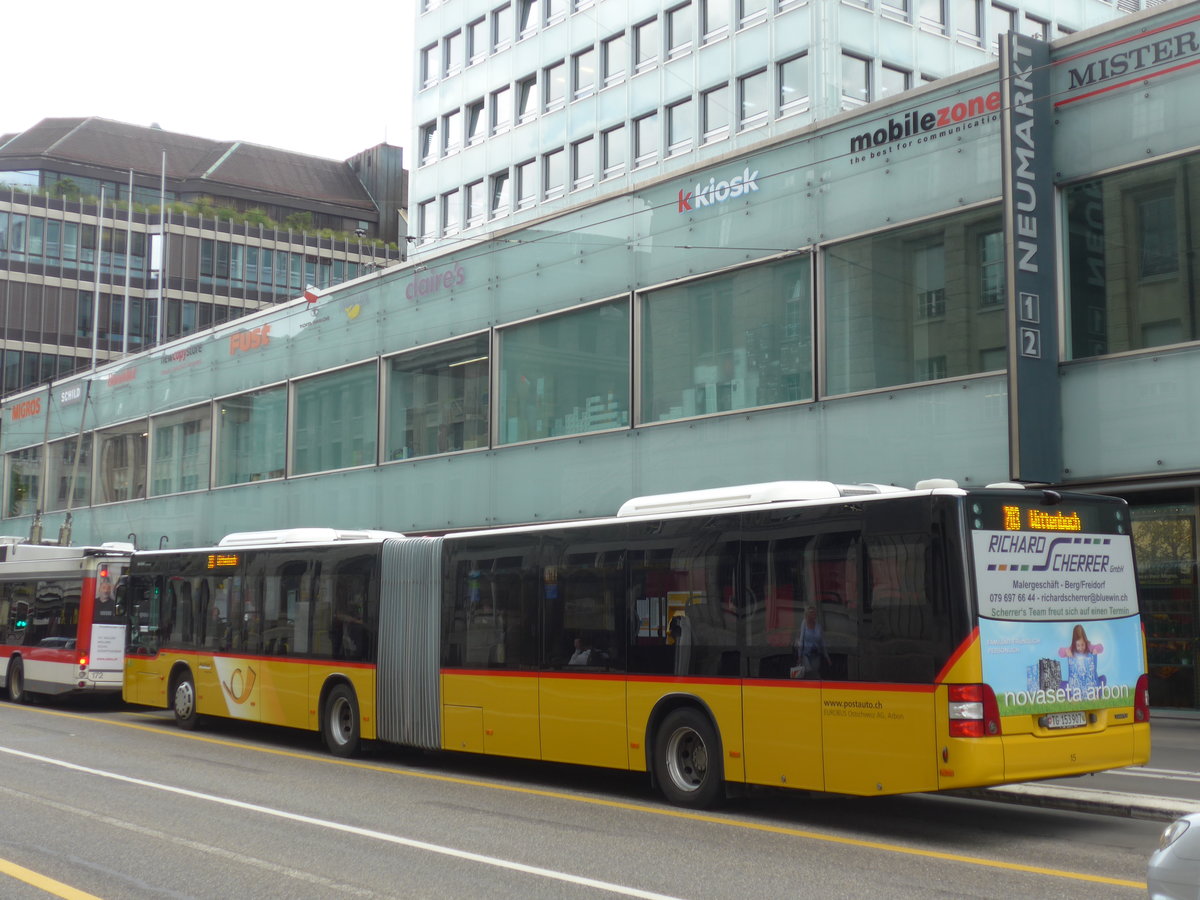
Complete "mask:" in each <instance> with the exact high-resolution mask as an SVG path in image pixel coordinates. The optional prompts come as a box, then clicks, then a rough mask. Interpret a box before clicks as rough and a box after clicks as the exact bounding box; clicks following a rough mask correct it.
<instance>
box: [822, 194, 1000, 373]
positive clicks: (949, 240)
mask: <svg viewBox="0 0 1200 900" xmlns="http://www.w3.org/2000/svg"><path fill="white" fill-rule="evenodd" d="M1000 227H1001V226H1000V215H999V212H997V211H995V210H992V209H987V210H976V211H972V212H969V213H962V214H959V215H955V216H950V217H946V218H942V219H938V220H934V221H930V222H924V223H921V224H920V225H913V226H910V227H907V228H899V229H895V230H893V231H888V232H884V233H882V234H876V235H871V236H869V237H865V238H860V239H858V240H854V241H847V242H846V243H843V244H838V245H835V246H831V247H829V249H828V251H827V253H826V256H825V306H826V321H827V325H826V347H825V359H826V371H825V378H826V388H827V392H828V393H829V394H844V393H850V392H853V391H866V390H874V389H878V388H885V387H893V386H895V385H900V384H907V383H910V382H912V381H915V380H922V381H923V380H927V377H928V375H929V373H931V372H935V373H937V374H936V377H947V378H953V377H958V376H961V375H971V374H974V373H976V372H979V371H982V369H981V368H980V366H981V359H982V353H981V351H982V350H983V349H985V348H990V347H997V346H1003V345H1004V344H1005V340H1006V333H1007V325H1006V318H1005V315H1004V307H1003V306H1002V305H1001V306H993V307H989V306H986V305H984V304H983V293H982V292H983V289H984V281H983V279H982V277H981V274H980V273H981V271H982V267H983V265H984V263H985V260H983V259H981V257H980V250H981V248H982V247H986V246H987V242H986V241H981V238H980V236H981V235H987V234H992V233H994V232H997V231H999V230H1000ZM1000 289H1001V290H1003V288H1002V286H1001V288H1000ZM942 357H944V360H942V359H941V358H942ZM926 361H929V362H926Z"/></svg>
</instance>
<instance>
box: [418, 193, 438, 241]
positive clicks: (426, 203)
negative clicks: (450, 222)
mask: <svg viewBox="0 0 1200 900" xmlns="http://www.w3.org/2000/svg"><path fill="white" fill-rule="evenodd" d="M417 236H418V237H419V238H420V240H421V241H422V242H424V241H432V240H433V239H434V238H435V237H437V210H436V209H435V208H434V204H433V201H432V200H423V201H422V202H421V203H419V204H417Z"/></svg>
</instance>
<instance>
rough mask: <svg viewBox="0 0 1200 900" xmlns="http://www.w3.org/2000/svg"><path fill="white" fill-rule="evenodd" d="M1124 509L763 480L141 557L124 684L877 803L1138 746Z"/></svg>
mask: <svg viewBox="0 0 1200 900" xmlns="http://www.w3.org/2000/svg"><path fill="white" fill-rule="evenodd" d="M1130 531H1131V529H1130V518H1129V511H1128V508H1127V507H1126V506H1125V504H1124V502H1122V501H1120V500H1116V499H1112V498H1107V497H1097V496H1089V495H1084V494H1068V493H1059V492H1056V491H1051V490H1041V489H1024V488H1022V487H1020V486H1019V485H1001V486H994V487H991V488H987V489H972V490H963V489H960V488H958V487H957V486H955V485H954V484H953V482H946V481H941V480H939V481H934V482H926V483H922V484H920V485H918V486H917V488H916V489H914V490H900V489H897V488H889V487H884V486H879V485H835V484H832V483H829V482H775V483H771V484H764V485H750V486H740V487H732V488H725V489H717V490H708V491H698V492H693V493H687V494H670V495H661V496H657V497H645V498H639V499H637V500H632V501H630V502H629V503H627V504H625V506H623V507H622V509H621V510H620V512H619V514H618V515H616V516H615V517H611V518H606V519H598V520H584V521H578V522H569V523H557V524H550V525H537V526H530V527H510V528H499V529H491V530H487V531H476V532H464V533H458V534H450V535H444V536H438V537H406V536H402V535H398V534H389V533H378V532H335V531H331V530H324V529H296V530H293V531H290V532H257V533H244V534H238V535H231V536H229V537H228V538H226V539H225V540H223V541H222V542H221V545H220V546H218V547H215V548H207V549H198V550H162V551H146V552H139V553H136V554H135V555H134V557H133V559H132V561H131V564H130V577H129V580H128V585H127V591H128V597H127V599H126V608H127V609H128V610H130V612H131V616H132V621H131V634H132V635H133V642H132V644H131V647H130V649H129V652H128V654H127V657H126V669H125V698H126V700H128V701H130V702H133V703H142V704H147V705H151V706H158V707H170V708H173V709H174V713H175V717H176V719H177V721H178V722H179V724H180V725H181V726H183V727H185V728H191V727H194V726H195V724H196V722H197V720H198V718H199V717H201V716H226V717H234V718H241V719H248V720H253V721H261V722H269V723H274V724H279V725H286V726H291V727H294V728H304V729H310V730H319V731H320V732H321V733H322V735H323V737H324V740H325V743H326V745H327V746H328V748H329V750H330V751H331V752H333V753H335V754H338V755H350V754H353V753H354V752H355V751H356V750H357V749H358V746H359V744H360V741H362V740H378V741H387V742H393V743H398V744H405V745H411V746H415V747H420V748H426V749H431V750H451V751H460V752H469V753H483V754H493V755H497V756H510V757H521V758H527V759H542V760H552V761H556V762H569V763H579V764H582V765H590V766H604V767H610V768H614V769H627V770H635V771H645V772H648V773H649V774H650V775H651V777H652V779H653V781H654V782H655V783H656V784H657V785H658V786H659V788H660V789H661V790H662V792H663V793H664V794H665V796H666V797H667V798H668V799H669V800H670V801H671V802H673V803H676V804H680V805H684V806H691V807H705V806H709V805H711V804H713V803H714V802H716V801H717V800H719V799H720V798H721V796H722V795H723V792H724V790H725V788H726V786H727V785H732V784H756V785H772V786H779V787H790V788H798V789H803V790H811V791H828V792H837V793H843V794H855V795H864V796H875V795H883V794H895V793H904V792H912V791H937V790H947V789H956V788H965V787H975V786H980V785H995V784H1003V783H1008V782H1015V781H1026V780H1031V779H1039V778H1052V777H1058V776H1064V775H1072V774H1080V773H1086V772H1093V771H1098V770H1102V769H1108V768H1113V767H1117V766H1129V765H1135V764H1138V763H1144V762H1145V761H1146V760H1147V759H1149V756H1150V729H1149V721H1148V720H1149V709H1148V681H1147V676H1146V657H1145V647H1144V640H1143V635H1142V627H1141V620H1140V616H1139V611H1138V601H1137V592H1136V584H1135V577H1134V569H1133V549H1132V543H1131V538H1130Z"/></svg>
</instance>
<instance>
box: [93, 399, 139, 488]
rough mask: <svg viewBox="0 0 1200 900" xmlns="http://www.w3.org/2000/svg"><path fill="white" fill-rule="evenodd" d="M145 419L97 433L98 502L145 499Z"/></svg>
mask: <svg viewBox="0 0 1200 900" xmlns="http://www.w3.org/2000/svg"><path fill="white" fill-rule="evenodd" d="M146 424H147V423H146V421H145V420H138V421H135V422H129V423H126V424H125V425H118V426H117V427H115V428H106V429H104V430H103V431H97V432H96V437H95V441H96V496H95V502H96V503H116V502H119V501H121V500H144V499H145V498H146V452H147V440H146V438H147V428H146Z"/></svg>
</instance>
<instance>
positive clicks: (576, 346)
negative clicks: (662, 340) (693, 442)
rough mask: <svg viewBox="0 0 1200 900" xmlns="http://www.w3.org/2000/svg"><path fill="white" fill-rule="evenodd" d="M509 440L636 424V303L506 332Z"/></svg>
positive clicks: (504, 434)
mask: <svg viewBox="0 0 1200 900" xmlns="http://www.w3.org/2000/svg"><path fill="white" fill-rule="evenodd" d="M500 340H501V344H500V347H501V353H500V385H501V388H500V412H499V416H500V421H499V432H500V442H501V443H512V442H514V441H528V440H535V439H537V438H546V437H556V436H558V435H564V434H580V433H583V432H587V431H600V430H603V429H606V428H619V427H622V426H626V425H628V424H629V304H628V302H626V301H620V302H617V303H607V304H603V305H600V306H595V307H592V308H589V309H585V310H581V311H579V312H574V313H568V314H564V315H558V316H551V317H549V318H545V319H539V320H537V321H534V322H528V323H526V324H524V325H517V326H514V327H513V328H509V329H505V330H504V331H502V332H501V333H500Z"/></svg>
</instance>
